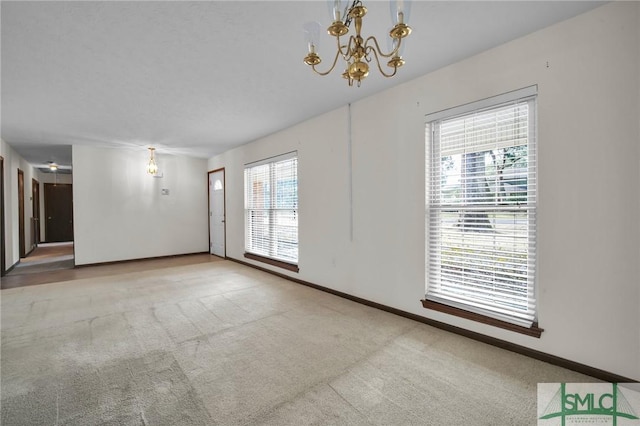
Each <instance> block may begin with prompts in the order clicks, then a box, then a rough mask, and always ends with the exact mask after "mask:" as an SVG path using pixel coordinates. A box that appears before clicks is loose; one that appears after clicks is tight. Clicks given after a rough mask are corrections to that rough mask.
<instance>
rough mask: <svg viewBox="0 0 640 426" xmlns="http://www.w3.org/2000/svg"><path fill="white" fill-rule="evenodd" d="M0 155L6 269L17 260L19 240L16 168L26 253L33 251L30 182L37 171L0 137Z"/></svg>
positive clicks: (18, 258)
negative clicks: (21, 179)
mask: <svg viewBox="0 0 640 426" xmlns="http://www.w3.org/2000/svg"><path fill="white" fill-rule="evenodd" d="M0 156H2V157H3V158H4V169H5V170H4V173H5V188H4V194H5V200H4V211H5V246H6V247H5V250H6V252H5V253H2V255H4V256H5V266H6V268H7V269H9V268H11V267H12V266H14V265H15V264H16V263H18V261H19V260H20V239H19V222H18V169H20V170H22V171H23V172H24V243H25V252H26V253H27V254H28V253H29V252H30V251H31V250H33V248H34V245H33V244H31V217H32V215H33V206H32V205H31V198H32V192H31V187H32V181H31V179H33V178H34V177H35V178H36V179H37V177H36V174H37V171H36V170H35V169H34V168H33V167H32V166H31V165H30V164H29V163H27V162H26V161H25V159H24V158H22V157H21V156H20V155H19V154H18V153H17V152H16V151H15V150H14V149H13V148H12V147H11V145H9V144H8V143H7V142H5V141H4V140H2V139H0Z"/></svg>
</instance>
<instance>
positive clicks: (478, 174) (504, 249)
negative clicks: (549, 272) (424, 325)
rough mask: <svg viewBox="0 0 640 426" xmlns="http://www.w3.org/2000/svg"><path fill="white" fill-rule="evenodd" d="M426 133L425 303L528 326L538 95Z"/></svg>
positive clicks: (444, 121) (532, 312)
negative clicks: (436, 303)
mask: <svg viewBox="0 0 640 426" xmlns="http://www.w3.org/2000/svg"><path fill="white" fill-rule="evenodd" d="M484 103H485V104H486V100H485V101H484ZM467 109H472V106H471V108H469V106H467ZM439 114H440V113H439ZM440 115H442V114H440ZM426 130H427V131H426V140H427V149H426V152H427V163H426V164H427V173H426V179H427V185H426V191H427V194H426V200H427V206H426V207H427V212H426V218H425V219H426V230H427V235H426V256H427V259H426V277H427V283H426V285H427V294H426V298H427V300H431V301H434V302H439V303H443V304H447V305H450V306H453V307H457V308H460V309H464V310H467V311H471V312H475V313H480V314H483V315H486V316H490V317H493V318H497V319H500V320H503V321H507V322H510V323H513V324H517V325H521V326H525V327H531V325H532V324H533V322H534V321H535V320H536V303H535V302H536V301H535V278H536V277H535V272H536V190H537V182H536V148H535V135H536V132H535V96H529V97H526V98H519V99H515V100H512V101H510V102H506V103H501V104H500V105H493V106H491V107H486V106H485V107H482V109H479V110H475V111H472V112H468V113H465V114H462V115H456V116H454V117H449V118H440V119H437V120H435V121H431V122H428V123H427V129H426Z"/></svg>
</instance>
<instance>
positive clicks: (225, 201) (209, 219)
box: [207, 167, 227, 259]
mask: <svg viewBox="0 0 640 426" xmlns="http://www.w3.org/2000/svg"><path fill="white" fill-rule="evenodd" d="M218 172H222V182H223V183H222V191H223V192H224V197H223V202H224V208H223V211H224V217H225V221H224V258H225V259H226V258H227V220H226V219H227V173H226V171H225V169H224V167H221V168H219V169H215V170H210V171H209V172H207V227H208V229H209V250H207V251H208V253H209V254H210V255H211V247H212V243H213V239H212V238H211V236H212V235H211V216H212V215H213V212H212V211H211V188H210V187H209V186H210V185H211V181H210V178H211V175H212V174H213V173H218ZM214 256H215V255H214Z"/></svg>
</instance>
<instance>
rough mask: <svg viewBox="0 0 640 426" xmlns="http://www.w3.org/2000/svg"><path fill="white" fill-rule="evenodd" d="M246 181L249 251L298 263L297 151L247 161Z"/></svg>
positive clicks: (247, 246)
mask: <svg viewBox="0 0 640 426" xmlns="http://www.w3.org/2000/svg"><path fill="white" fill-rule="evenodd" d="M244 182H245V250H246V252H247V253H251V254H255V255H258V256H263V257H267V258H271V259H275V260H279V261H283V262H287V263H292V264H297V263H298V158H297V153H296V152H292V153H289V154H285V155H282V156H279V157H274V158H270V159H267V160H264V161H260V162H256V163H251V164H247V165H246V166H245V169H244Z"/></svg>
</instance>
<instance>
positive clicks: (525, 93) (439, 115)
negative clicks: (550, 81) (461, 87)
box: [425, 84, 538, 123]
mask: <svg viewBox="0 0 640 426" xmlns="http://www.w3.org/2000/svg"><path fill="white" fill-rule="evenodd" d="M537 94H538V85H537V84H534V85H533V86H529V87H524V88H522V89H518V90H514V91H512V92H507V93H503V94H501V95H497V96H492V97H490V98H484V99H480V100H479V101H475V102H470V103H468V104H464V105H459V106H456V107H453V108H448V109H443V110H441V111H436V112H432V113H430V114H427V115H425V120H426V121H427V122H428V123H430V122H433V121H438V120H441V119H443V118H453V117H455V116H458V115H463V114H467V113H470V112H473V111H478V110H483V109H485V108H493V107H495V106H497V105H500V104H504V103H507V102H513V101H516V100H518V99H522V98H528V97H530V96H535V95H537Z"/></svg>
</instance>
